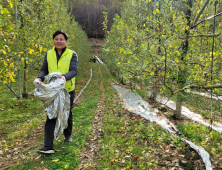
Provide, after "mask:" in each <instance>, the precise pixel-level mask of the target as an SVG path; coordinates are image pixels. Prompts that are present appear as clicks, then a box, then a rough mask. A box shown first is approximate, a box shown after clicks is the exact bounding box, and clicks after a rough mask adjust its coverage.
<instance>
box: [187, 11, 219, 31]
mask: <svg viewBox="0 0 222 170" xmlns="http://www.w3.org/2000/svg"><path fill="white" fill-rule="evenodd" d="M221 14H222V12H220V13H218V14H216V15H212V16H210V17H208V18H206V19H204V20H202V21H200V22H199V23H197V24H196V25H194V26H192V27H191V29H192V28H195V27H196V26H198V25H199V24H201V23H203V22H204V21H207V20H209V19H212V18H215V17H217V16H220V15H221Z"/></svg>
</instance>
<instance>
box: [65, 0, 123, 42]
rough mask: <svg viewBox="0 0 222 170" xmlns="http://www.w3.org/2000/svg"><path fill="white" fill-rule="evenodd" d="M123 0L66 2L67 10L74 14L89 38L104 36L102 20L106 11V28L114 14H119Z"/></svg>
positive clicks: (108, 28)
mask: <svg viewBox="0 0 222 170" xmlns="http://www.w3.org/2000/svg"><path fill="white" fill-rule="evenodd" d="M123 1H124V0H105V1H102V0H83V1H79V0H74V1H72V2H70V1H69V2H68V6H69V12H71V13H72V15H74V16H75V21H77V22H78V23H79V24H80V25H81V26H82V28H83V30H84V31H86V33H87V35H88V37H90V38H92V37H93V38H104V31H103V24H102V23H103V21H104V14H103V12H107V19H108V23H107V30H110V27H111V25H112V23H113V18H114V16H115V14H118V15H120V9H121V5H122V2H123Z"/></svg>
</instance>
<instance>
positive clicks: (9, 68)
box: [0, 0, 90, 96]
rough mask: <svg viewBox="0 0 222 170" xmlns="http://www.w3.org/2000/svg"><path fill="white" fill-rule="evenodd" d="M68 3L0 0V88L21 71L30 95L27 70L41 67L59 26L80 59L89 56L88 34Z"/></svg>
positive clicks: (15, 77) (14, 78)
mask: <svg viewBox="0 0 222 170" xmlns="http://www.w3.org/2000/svg"><path fill="white" fill-rule="evenodd" d="M65 6H66V4H65V3H64V1H60V0H55V1H50V0H31V1H30V0H14V1H12V0H0V14H1V15H0V34H1V40H0V88H2V86H3V85H4V84H6V83H9V82H16V80H17V78H18V77H17V76H18V75H20V72H19V71H21V75H24V76H22V77H23V80H24V81H23V83H24V85H23V96H27V80H28V71H32V70H35V69H37V70H39V69H40V66H41V64H42V61H43V58H44V56H45V53H46V51H47V50H49V49H50V48H52V45H53V41H52V34H53V33H54V32H55V31H56V30H59V29H61V30H63V31H65V32H66V33H67V34H68V36H69V41H68V46H69V48H70V49H73V50H75V51H76V52H77V53H78V56H79V61H80V63H83V61H84V60H86V58H89V57H90V48H89V46H88V42H87V36H86V34H85V32H84V31H83V30H82V29H81V27H80V26H79V24H78V23H77V22H75V20H74V18H73V17H72V16H71V14H70V13H68V12H67V8H66V7H65ZM79 40H81V41H79ZM19 81H20V79H19Z"/></svg>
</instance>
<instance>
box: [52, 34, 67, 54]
mask: <svg viewBox="0 0 222 170" xmlns="http://www.w3.org/2000/svg"><path fill="white" fill-rule="evenodd" d="M53 40H54V45H55V48H56V49H57V50H62V49H63V48H65V47H66V45H67V41H66V39H65V37H64V35H63V34H58V35H57V36H55V38H54V39H53Z"/></svg>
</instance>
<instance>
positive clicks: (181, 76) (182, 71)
mask: <svg viewBox="0 0 222 170" xmlns="http://www.w3.org/2000/svg"><path fill="white" fill-rule="evenodd" d="M192 4H193V0H187V11H186V19H187V26H188V27H189V28H190V26H191V19H190V18H191V8H192ZM189 33H190V29H188V30H187V29H185V36H186V37H185V38H186V39H185V42H184V43H183V44H182V54H181V62H180V63H181V64H184V67H179V72H178V80H177V83H178V89H179V90H181V89H183V87H184V86H185V83H186V72H187V71H186V67H185V59H184V58H185V56H186V55H187V50H188V47H189V41H188V40H189V39H188V36H189ZM183 93H184V90H181V92H180V93H178V94H177V99H176V111H175V112H174V117H175V118H176V119H180V117H181V111H182V105H183V96H182V95H183Z"/></svg>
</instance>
